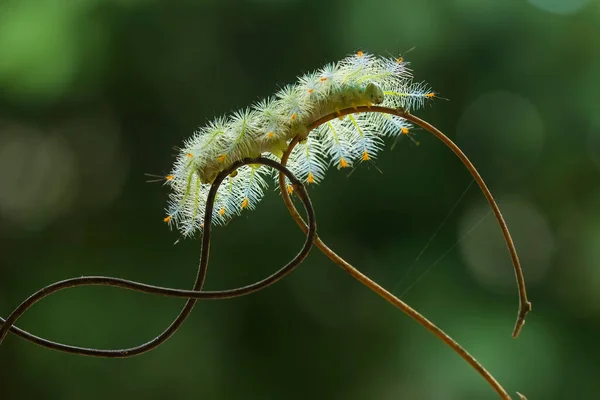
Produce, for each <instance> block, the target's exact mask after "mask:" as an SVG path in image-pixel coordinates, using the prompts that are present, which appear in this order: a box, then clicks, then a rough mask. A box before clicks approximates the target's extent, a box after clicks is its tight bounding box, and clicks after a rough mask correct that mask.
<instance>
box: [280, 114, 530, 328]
mask: <svg viewBox="0 0 600 400" xmlns="http://www.w3.org/2000/svg"><path fill="white" fill-rule="evenodd" d="M357 112H377V113H383V114H391V115H395V116H398V117H400V118H404V119H406V120H407V121H410V122H412V123H414V124H416V125H419V126H420V127H421V128H423V129H425V130H427V131H428V132H430V133H431V134H433V135H434V136H435V137H436V138H438V139H439V140H441V141H442V143H444V144H445V145H446V146H447V147H448V148H449V149H450V150H452V151H453V152H454V154H456V156H457V157H458V158H459V159H460V161H461V162H462V163H463V165H464V166H465V167H466V168H467V169H468V170H469V173H470V174H471V176H472V177H473V179H475V181H476V182H477V184H478V185H479V187H480V188H481V191H482V192H483V194H484V196H485V198H486V199H487V201H488V203H489V205H490V207H491V208H492V210H493V211H494V215H495V216H496V220H497V221H498V224H499V225H500V228H501V229H502V235H503V236H504V240H505V242H506V246H507V247H508V251H509V253H510V257H511V260H512V264H513V268H514V270H515V277H516V280H517V287H518V290H519V311H518V315H517V321H516V322H515V327H514V329H513V333H512V336H513V338H517V337H518V336H519V333H521V329H522V328H523V325H524V324H525V317H526V316H527V313H529V311H531V303H530V302H529V300H528V299H527V290H526V287H525V278H524V277H523V269H522V268H521V262H520V261H519V256H518V255H517V250H516V249H515V244H514V242H513V240H512V237H511V235H510V232H509V231H508V226H507V225H506V222H505V221H504V217H503V216H502V213H501V212H500V208H499V207H498V204H496V201H495V200H494V196H492V193H491V192H490V190H489V189H488V187H487V185H486V184H485V182H484V181H483V178H482V177H481V175H479V172H477V169H476V168H475V166H474V165H473V163H472V162H471V161H470V160H469V158H468V157H467V156H466V155H465V153H463V152H462V150H461V149H460V148H459V147H458V146H457V145H456V144H455V143H454V142H453V141H452V140H450V138H448V137H447V136H446V135H444V134H443V133H442V132H441V131H440V130H439V129H437V128H436V127H435V126H433V125H431V124H430V123H428V122H426V121H424V120H422V119H420V118H419V117H416V116H414V115H412V114H410V113H409V112H408V111H406V110H403V109H393V108H388V107H380V106H360V107H356V108H346V109H344V110H340V111H339V113H338V112H335V113H331V114H329V115H326V116H324V117H322V118H319V119H318V120H316V121H315V122H313V123H312V124H311V125H310V126H309V127H308V131H309V132H310V131H311V130H313V129H314V128H316V127H317V126H319V125H321V124H324V123H325V122H328V121H330V120H332V119H334V118H337V117H341V116H344V115H348V114H353V113H357ZM284 165H285V164H284ZM296 222H297V221H296Z"/></svg>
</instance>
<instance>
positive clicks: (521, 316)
mask: <svg viewBox="0 0 600 400" xmlns="http://www.w3.org/2000/svg"><path fill="white" fill-rule="evenodd" d="M357 112H378V113H384V114H391V115H396V116H399V117H401V118H404V119H406V120H408V121H410V122H413V123H415V124H416V125H419V126H420V127H422V128H423V129H425V130H427V131H429V132H430V133H431V134H433V135H434V136H435V137H437V138H438V139H439V140H441V141H442V142H443V143H444V144H445V145H446V146H447V147H448V148H450V149H451V150H452V151H453V152H454V153H455V154H456V155H457V157H458V158H459V159H460V160H461V161H462V163H463V164H464V165H465V167H466V168H467V169H468V170H469V172H470V173H471V175H472V176H473V179H475V181H476V182H477V183H478V185H479V187H480V188H481V190H482V192H483V194H484V195H485V197H486V199H487V200H488V203H489V204H490V207H492V210H493V211H494V214H495V216H496V219H497V221H498V224H499V225H500V227H501V229H502V233H503V236H504V239H505V241H506V245H507V247H508V250H509V253H510V255H511V258H512V263H513V267H514V270H515V276H516V279H517V287H518V289H519V300H520V301H519V312H518V315H517V321H516V323H515V327H514V329H513V337H514V338H516V337H518V336H519V333H520V332H521V328H522V327H523V324H524V323H525V316H526V315H527V313H528V312H529V311H531V303H530V302H529V300H528V299H527V291H526V289H525V280H524V278H523V271H522V268H521V263H520V262H519V257H518V255H517V250H516V249H515V246H514V243H513V241H512V238H511V236H510V233H509V231H508V227H507V225H506V222H505V221H504V217H503V216H502V213H501V212H500V209H499V208H498V205H497V204H496V201H495V200H494V198H493V196H492V194H491V192H490V191H489V189H488V188H487V186H486V184H485V182H484V181H483V179H482V178H481V176H480V175H479V173H478V172H477V169H475V167H474V166H473V164H472V163H471V161H470V160H469V159H468V158H467V156H466V155H465V154H464V153H463V152H462V151H461V150H460V149H459V148H458V146H456V144H454V142H452V141H451V140H450V139H449V138H448V137H447V136H446V135H444V134H443V133H442V132H441V131H440V130H439V129H437V128H435V127H434V126H433V125H431V124H429V123H428V122H426V121H424V120H422V119H420V118H418V117H416V116H414V115H412V114H410V113H408V112H407V111H405V110H403V109H393V108H388V107H380V106H370V107H366V106H365V107H363V106H360V107H352V108H347V109H344V110H339V111H337V112H335V113H332V114H329V115H326V116H324V117H322V118H320V119H318V120H316V121H314V122H313V123H312V124H311V125H310V126H309V127H308V131H309V132H310V131H311V130H312V129H314V128H316V127H317V126H319V125H321V124H323V123H326V122H327V121H329V120H331V119H333V118H338V117H342V116H344V115H347V114H353V113H357ZM300 140H302V137H300V136H296V137H295V138H293V139H292V141H291V142H290V144H289V146H288V148H287V150H286V151H285V152H284V154H283V157H282V158H281V163H282V164H283V165H286V164H287V161H288V157H289V156H290V154H291V152H292V150H293V149H294V147H295V146H296V145H297V144H298V142H300ZM285 185H286V183H285V177H284V175H282V174H279V188H280V191H281V196H282V197H283V201H284V202H285V205H286V207H287V208H288V211H289V212H290V214H291V216H292V218H293V219H294V220H295V221H296V223H297V224H298V226H299V227H300V229H302V230H303V231H304V232H305V233H306V232H307V231H308V226H307V224H306V223H305V222H304V220H303V219H302V217H301V216H300V214H298V211H297V210H296V207H295V206H294V203H293V202H292V200H291V198H290V193H289V192H288V191H287V190H286V187H285ZM315 245H316V246H317V248H318V249H319V250H320V251H321V252H322V253H323V254H325V255H326V256H327V257H328V258H329V259H330V260H332V261H333V262H334V263H336V264H337V265H339V266H340V267H342V269H344V270H345V271H346V272H348V273H349V274H350V275H351V276H352V277H353V278H355V279H356V280H358V281H359V282H360V283H362V284H363V285H365V286H366V287H368V288H369V289H371V290H372V291H373V292H375V293H377V295H379V296H380V297H382V298H383V299H385V300H387V301H388V302H390V303H391V304H392V305H394V306H395V307H397V308H399V309H400V310H401V311H403V312H404V313H405V314H407V315H408V316H410V317H411V318H413V319H414V320H415V321H417V322H418V323H419V324H421V325H422V326H423V327H424V328H425V329H427V330H428V331H429V332H431V333H432V334H434V335H435V336H437V337H438V338H439V339H440V340H442V341H443V342H444V343H445V344H446V345H448V347H450V348H451V349H452V350H454V352H456V353H457V354H458V355H459V356H460V357H461V358H462V359H463V360H465V361H466V362H467V363H468V364H469V365H470V366H471V367H472V368H473V369H474V370H475V371H477V373H479V375H481V376H482V377H483V378H484V379H485V380H486V382H487V383H488V384H489V385H490V386H491V387H492V389H494V391H495V392H496V393H497V394H498V395H499V396H500V398H501V399H503V400H510V399H511V398H510V396H509V394H508V392H507V391H506V390H505V389H504V388H503V387H502V385H500V383H499V382H498V381H497V380H496V379H495V378H494V377H493V376H492V374H490V373H489V372H488V371H487V370H486V369H485V368H484V367H483V365H481V363H479V362H478V361H477V360H476V359H475V357H473V356H472V355H471V354H469V352H467V351H466V350H465V349H464V348H463V347H462V346H461V345H459V344H458V343H457V342H456V341H455V340H454V339H452V338H451V337H450V336H449V335H448V334H446V333H445V332H444V331H443V330H442V329H440V328H439V327H438V326H437V325H435V324H434V323H433V322H431V321H429V320H428V319H427V318H425V317H424V316H423V315H421V314H420V313H419V312H418V311H416V310H415V309H413V308H412V307H410V306H409V305H408V304H406V303H405V302H403V301H402V300H400V299H399V298H398V297H396V296H394V295H393V294H392V293H390V292H389V291H387V290H386V289H385V288H383V287H382V286H380V285H379V284H377V283H376V282H374V281H373V280H372V279H370V278H369V277H368V276H366V275H364V274H363V273H362V272H360V271H359V270H357V269H356V268H355V267H354V266H353V265H352V264H350V263H349V262H347V261H346V260H344V259H343V258H342V257H340V256H339V255H338V254H337V253H335V252H334V251H333V250H332V249H331V248H329V247H328V246H327V245H326V244H325V242H323V241H322V240H321V239H320V238H319V237H318V236H317V237H316V238H315ZM517 394H518V395H519V398H521V399H526V398H525V396H523V395H522V394H520V393H517Z"/></svg>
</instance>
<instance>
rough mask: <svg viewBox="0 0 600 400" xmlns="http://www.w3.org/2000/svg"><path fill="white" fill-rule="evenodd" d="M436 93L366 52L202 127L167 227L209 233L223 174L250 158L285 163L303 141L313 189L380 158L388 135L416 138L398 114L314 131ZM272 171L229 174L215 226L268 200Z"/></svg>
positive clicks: (296, 162) (294, 164)
mask: <svg viewBox="0 0 600 400" xmlns="http://www.w3.org/2000/svg"><path fill="white" fill-rule="evenodd" d="M434 96H435V95H434V93H433V92H432V91H431V90H430V89H429V87H428V86H427V85H426V84H424V83H421V82H414V81H413V78H412V75H411V73H410V71H409V69H408V68H407V63H406V62H405V61H404V60H403V59H402V58H398V59H396V58H385V57H376V56H373V55H370V54H367V53H364V52H362V51H359V52H358V53H356V54H353V55H351V56H348V57H346V58H344V59H343V60H341V61H339V62H337V63H331V64H328V65H326V66H324V67H323V68H321V69H319V70H318V71H316V72H312V73H308V74H306V75H304V76H301V77H300V78H299V79H298V81H297V82H296V83H295V84H290V85H287V86H285V87H283V88H282V89H281V90H279V92H277V93H276V94H275V95H274V96H272V97H270V98H268V99H265V100H263V101H260V102H258V103H256V104H254V105H252V106H251V107H249V108H247V109H245V110H241V111H237V112H235V113H233V114H232V115H230V116H227V117H220V118H217V119H215V120H213V121H212V122H210V123H209V124H207V125H206V126H204V127H202V128H200V129H198V130H197V131H196V132H195V133H194V135H193V136H192V137H191V138H190V139H189V140H187V141H186V142H185V143H184V145H183V147H182V148H181V152H180V154H179V155H178V156H177V159H176V161H175V165H174V167H173V170H172V172H171V174H170V175H169V176H168V177H167V179H166V183H167V184H168V185H169V186H170V187H171V189H172V193H171V194H170V196H169V204H168V208H167V210H166V211H167V216H166V217H165V222H168V223H169V224H170V225H171V224H174V225H175V226H176V227H177V228H178V229H179V230H180V231H181V233H182V234H183V235H184V236H190V235H192V234H193V233H194V232H195V231H197V230H199V229H201V228H202V224H203V221H204V214H203V213H204V207H205V204H206V196H207V193H208V190H209V187H210V184H211V183H212V181H213V180H214V178H215V177H216V175H217V174H218V173H219V172H220V171H223V170H224V169H226V168H227V167H229V166H230V165H232V163H234V162H236V161H238V160H241V159H243V158H245V157H258V156H264V157H270V158H277V159H279V158H280V157H281V155H282V154H283V151H284V150H285V149H286V148H287V146H288V143H289V142H290V140H291V139H292V138H294V137H296V136H300V137H301V138H302V139H303V140H302V141H301V143H300V144H298V145H297V146H296V147H295V148H294V150H293V151H292V153H291V155H290V158H289V161H288V167H289V168H290V170H291V171H292V172H293V173H294V174H295V175H296V176H298V177H299V178H300V179H302V180H303V181H304V182H306V183H308V184H313V183H318V182H320V181H321V180H323V179H324V177H325V173H326V171H327V169H328V168H329V167H330V166H333V167H336V168H338V169H340V168H348V167H352V166H354V165H355V164H356V163H360V162H362V161H369V160H372V159H374V158H375V157H376V155H377V153H378V151H379V150H380V149H381V148H382V147H383V139H384V138H385V137H395V136H398V135H402V134H408V132H409V129H410V126H411V125H410V124H409V123H408V122H407V121H406V120H405V119H403V118H401V117H399V116H395V115H388V114H379V113H358V112H357V113H355V114H350V115H348V116H345V117H342V116H341V115H340V118H336V119H334V120H331V121H328V122H326V123H324V124H322V125H320V126H318V127H316V128H315V129H314V130H313V131H312V132H309V131H308V127H309V126H310V125H311V124H312V123H313V122H314V121H316V120H318V119H319V118H321V117H323V116H325V115H329V114H331V113H334V112H338V113H339V110H342V109H347V108H351V107H354V108H356V107H361V106H373V105H381V106H385V107H390V108H399V107H402V108H404V109H407V110H410V109H414V108H418V107H421V106H423V104H424V102H425V101H427V100H428V99H431V98H433V97H434ZM267 174H268V172H267V169H266V168H261V167H260V166H252V165H249V166H248V165H247V166H244V167H242V168H240V169H239V170H238V174H237V175H235V176H229V177H228V178H226V180H225V181H224V182H223V184H222V185H221V187H220V188H219V191H218V194H217V197H216V199H215V208H214V210H215V211H214V215H213V221H215V223H217V224H223V223H225V222H227V221H228V220H229V219H230V218H231V217H233V216H235V215H238V214H239V213H241V212H242V211H243V210H245V209H253V208H254V207H255V206H256V204H257V203H258V201H260V199H261V198H262V197H263V194H264V189H265V188H266V187H267V179H270V178H271V177H270V176H267Z"/></svg>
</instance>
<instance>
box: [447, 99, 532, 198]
mask: <svg viewBox="0 0 600 400" xmlns="http://www.w3.org/2000/svg"><path fill="white" fill-rule="evenodd" d="M457 130H458V133H457V142H458V144H459V146H461V147H462V149H463V151H464V152H465V153H466V154H467V156H469V157H470V158H471V161H473V163H474V164H475V165H477V168H478V169H479V170H480V172H481V173H482V175H483V176H485V177H486V180H488V183H494V184H496V185H495V186H496V187H497V186H498V184H499V183H505V184H513V183H515V182H524V181H527V180H528V179H529V177H528V175H527V174H526V172H527V169H528V168H529V167H531V166H532V165H533V164H534V163H535V162H536V161H537V159H538V157H539V155H540V152H541V150H542V147H543V144H544V127H543V123H542V119H541V117H540V114H539V112H538V110H537V109H536V107H535V106H534V105H533V104H531V102H530V101H528V100H527V99H525V98H523V97H522V96H520V95H518V94H516V93H510V92H506V91H494V92H489V93H486V94H484V95H482V96H480V97H479V98H477V99H476V100H475V101H473V103H471V104H470V105H469V106H468V107H467V108H466V110H465V111H464V113H463V115H462V116H461V118H460V120H459V122H458V127H457Z"/></svg>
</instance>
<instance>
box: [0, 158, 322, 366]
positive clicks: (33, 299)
mask: <svg viewBox="0 0 600 400" xmlns="http://www.w3.org/2000/svg"><path fill="white" fill-rule="evenodd" d="M247 164H263V165H266V166H269V167H271V168H275V169H277V170H278V171H279V172H280V173H281V174H284V175H285V176H287V177H288V179H289V180H290V181H291V182H292V184H293V185H294V188H295V189H296V193H298V194H299V195H300V198H301V200H302V203H303V204H304V208H305V210H306V214H307V218H308V221H309V223H308V224H309V229H308V232H307V234H306V240H305V242H304V246H303V247H302V249H301V250H300V252H299V253H298V254H297V255H296V257H294V258H293V259H292V260H291V261H290V262H289V263H288V264H287V265H285V266H284V267H283V268H281V269H280V270H279V271H277V272H275V273H274V274H272V275H270V276H269V277H267V278H265V279H263V280H261V281H258V282H255V283H253V284H250V285H247V286H243V287H239V288H235V289H228V290H219V291H201V290H202V286H203V285H204V282H205V280H206V272H207V270H208V253H209V248H210V233H211V221H212V214H213V207H214V199H215V196H216V194H217V189H218V188H219V185H220V184H221V182H222V181H223V179H225V177H226V176H227V175H229V174H230V173H232V172H233V171H235V170H237V169H238V168H239V167H241V166H242V165H247ZM205 211H206V212H205V214H204V215H205V216H206V217H205V221H204V226H205V228H204V230H203V231H202V253H201V256H200V264H199V266H198V275H197V277H196V282H195V283H194V287H193V289H192V290H182V289H173V288H166V287H160V286H153V285H147V284H144V283H140V282H134V281H129V280H125V279H119V278H113V277H105V276H84V277H78V278H72V279H67V280H63V281H59V282H56V283H53V284H51V285H48V286H46V287H44V288H42V289H40V290H39V291H37V292H35V293H34V294H33V295H31V296H30V297H29V298H27V300H25V301H24V302H22V303H21V304H20V305H19V306H18V307H17V308H16V309H15V310H14V311H13V312H12V313H11V314H10V315H9V316H8V318H7V319H6V320H4V319H2V318H0V321H1V322H2V324H1V326H0V344H1V343H2V340H3V339H4V338H5V337H6V335H7V334H8V332H9V331H10V332H12V333H14V334H16V335H18V336H20V337H21V338H23V339H26V340H28V341H30V342H32V343H35V344H37V345H40V346H43V347H47V348H50V349H53V350H58V351H62V352H66V353H72V354H80V355H86V356H93V357H107V358H125V357H133V356H135V355H139V354H142V353H145V352H148V351H150V350H153V349H155V348H156V347H158V346H160V345H161V344H162V343H164V342H165V341H166V340H167V339H169V337H171V335H173V334H174V333H175V332H176V331H177V330H178V329H179V328H180V327H181V325H182V324H183V322H184V321H185V319H186V318H187V317H188V315H189V314H190V313H191V311H192V309H193V308H194V305H195V304H196V301H197V300H200V299H226V298H232V297H239V296H244V295H247V294H250V293H254V292H257V291H259V290H261V289H264V288H266V287H267V286H270V285H272V284H273V283H275V282H277V281H278V280H280V279H282V278H283V277H284V276H286V275H287V274H289V273H290V272H291V271H292V270H293V269H294V268H296V267H297V266H298V265H300V264H301V263H302V261H304V259H305V258H306V257H307V256H308V253H309V251H310V249H311V247H312V244H313V241H314V239H315V237H316V230H317V223H316V219H315V213H314V209H313V207H312V203H311V201H310V198H309V196H308V194H307V192H306V190H305V188H304V185H303V184H302V182H301V181H300V180H299V179H298V178H296V177H295V176H294V174H292V172H291V171H290V170H288V169H287V168H286V167H285V166H283V165H281V164H280V163H278V162H276V161H273V160H270V159H267V158H263V157H258V158H245V159H243V160H240V161H238V162H236V163H234V164H233V165H231V167H229V168H228V169H227V170H225V171H223V172H221V173H220V174H219V175H218V176H217V178H216V179H215V181H214V183H213V184H212V186H211V188H210V192H209V195H208V199H207V202H206V209H205ZM90 285H102V286H113V287H119V288H122V289H128V290H133V291H137V292H143V293H150V294H158V295H162V296H169V297H179V298H187V299H188V300H187V302H186V304H185V306H184V307H183V309H182V310H181V312H180V313H179V315H178V316H177V317H176V318H175V320H173V322H171V324H170V325H169V327H168V328H167V329H165V330H164V331H163V332H162V333H161V334H160V335H158V336H157V337H156V338H154V339H152V340H151V341H149V342H147V343H144V344H142V345H139V346H136V347H131V348H127V349H117V350H103V349H94V348H86V347H78V346H71V345H67V344H62V343H57V342H53V341H50V340H47V339H44V338H41V337H38V336H35V335H33V334H31V333H29V332H27V331H25V330H23V329H20V328H18V327H16V326H14V323H15V322H16V320H17V319H18V318H19V317H20V316H21V315H23V314H24V313H25V312H26V311H27V310H28V309H29V308H30V307H32V306H33V305H34V304H35V303H37V302H38V301H40V300H42V299H43V298H44V297H46V296H49V295H51V294H53V293H56V292H58V291H60V290H63V289H68V288H73V287H77V286H90Z"/></svg>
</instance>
